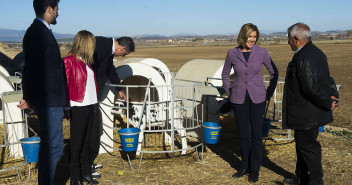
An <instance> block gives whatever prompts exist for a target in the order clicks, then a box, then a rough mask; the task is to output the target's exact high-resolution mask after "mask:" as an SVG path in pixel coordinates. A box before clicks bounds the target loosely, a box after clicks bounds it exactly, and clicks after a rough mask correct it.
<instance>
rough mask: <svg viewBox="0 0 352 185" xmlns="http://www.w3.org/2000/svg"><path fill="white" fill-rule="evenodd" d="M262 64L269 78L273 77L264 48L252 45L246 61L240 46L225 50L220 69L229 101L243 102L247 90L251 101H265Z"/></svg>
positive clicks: (273, 73) (269, 61) (269, 59)
mask: <svg viewBox="0 0 352 185" xmlns="http://www.w3.org/2000/svg"><path fill="white" fill-rule="evenodd" d="M263 64H264V65H265V67H266V68H267V69H268V70H269V73H270V74H271V78H274V75H275V71H274V69H273V66H272V64H271V58H270V56H269V53H268V51H267V50H266V49H265V48H262V47H259V46H257V45H254V46H253V47H252V49H251V54H250V55H249V58H248V63H247V62H246V60H245V59H244V57H243V54H242V50H241V48H239V47H236V48H233V49H230V50H229V51H228V52H227V56H226V59H225V64H224V68H223V70H222V82H223V86H224V89H225V92H226V94H227V96H228V98H229V100H230V102H231V103H235V104H243V103H244V100H245V97H246V91H248V94H249V96H250V98H251V100H252V102H253V103H256V104H257V103H262V102H264V101H265V99H266V89H265V84H264V82H263V79H262V73H261V70H262V66H263ZM231 68H233V69H234V81H233V82H232V83H230V72H231Z"/></svg>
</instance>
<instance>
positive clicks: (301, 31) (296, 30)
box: [287, 22, 312, 42]
mask: <svg viewBox="0 0 352 185" xmlns="http://www.w3.org/2000/svg"><path fill="white" fill-rule="evenodd" d="M287 33H288V35H289V36H291V37H296V36H299V37H300V38H301V39H302V40H305V41H308V42H309V41H311V40H312V35H311V33H310V28H309V26H307V25H306V24H304V23H301V22H299V23H296V24H294V25H292V26H290V27H289V28H288V29H287Z"/></svg>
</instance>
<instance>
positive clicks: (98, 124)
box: [89, 36, 135, 178]
mask: <svg viewBox="0 0 352 185" xmlns="http://www.w3.org/2000/svg"><path fill="white" fill-rule="evenodd" d="M95 38H96V46H95V51H94V55H93V58H94V63H93V65H92V68H93V70H94V73H95V75H96V82H97V96H98V101H99V102H101V101H103V100H104V99H105V98H106V97H104V95H103V93H102V91H103V88H104V86H105V83H106V81H107V80H108V79H109V80H110V82H111V83H112V84H120V78H119V76H118V75H117V72H116V69H115V66H114V64H113V59H114V57H115V56H121V57H124V56H126V55H128V54H130V53H131V52H134V51H135V45H134V42H133V40H132V38H130V37H121V38H118V39H116V40H115V39H114V38H106V37H100V36H97V37H95ZM116 89H117V90H118V91H119V92H118V94H119V96H120V97H121V98H123V99H124V100H125V101H126V96H125V93H124V92H123V91H122V88H116ZM95 112H96V114H95V116H96V118H95V124H94V128H93V129H92V131H93V133H91V137H90V139H91V141H90V142H89V145H90V146H89V160H90V163H91V164H92V172H93V174H92V177H93V178H100V174H99V173H97V172H95V170H96V169H97V168H101V167H102V166H101V165H96V164H94V160H95V158H96V157H97V156H98V154H99V147H100V136H101V135H102V133H103V132H102V118H101V111H100V110H99V106H98V105H97V106H96V111H95Z"/></svg>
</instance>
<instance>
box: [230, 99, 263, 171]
mask: <svg viewBox="0 0 352 185" xmlns="http://www.w3.org/2000/svg"><path fill="white" fill-rule="evenodd" d="M264 108H265V102H263V103H259V104H255V103H253V102H252V100H251V99H250V97H249V95H248V93H247V95H246V99H245V102H244V103H243V104H234V103H233V104H232V110H233V111H234V113H235V119H236V124H237V132H238V136H239V142H240V149H241V158H242V160H241V167H242V168H244V169H247V170H248V169H250V170H251V171H254V172H259V169H260V165H261V163H262V126H263V114H264Z"/></svg>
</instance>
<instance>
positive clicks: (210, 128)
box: [202, 122, 221, 144]
mask: <svg viewBox="0 0 352 185" xmlns="http://www.w3.org/2000/svg"><path fill="white" fill-rule="evenodd" d="M202 126H203V134H204V143H208V144H216V143H217V142H218V139H219V135H220V129H221V126H220V125H219V124H217V123H213V122H204V123H203V125H202Z"/></svg>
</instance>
